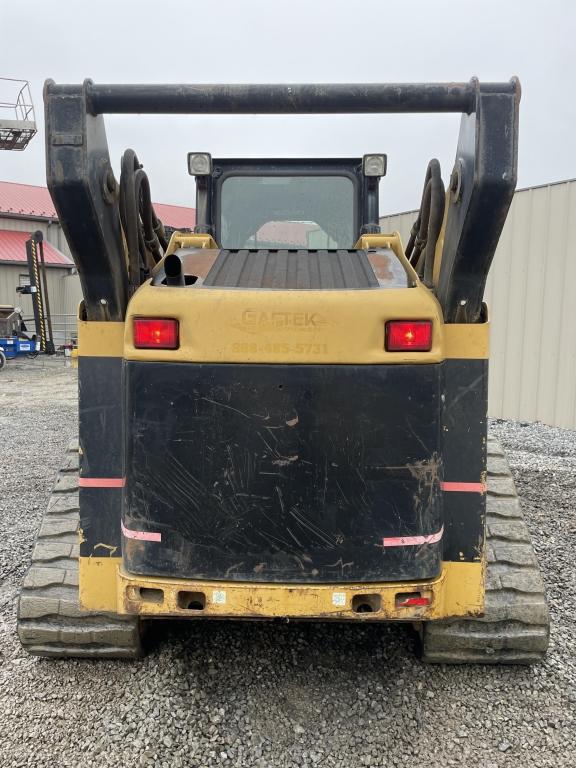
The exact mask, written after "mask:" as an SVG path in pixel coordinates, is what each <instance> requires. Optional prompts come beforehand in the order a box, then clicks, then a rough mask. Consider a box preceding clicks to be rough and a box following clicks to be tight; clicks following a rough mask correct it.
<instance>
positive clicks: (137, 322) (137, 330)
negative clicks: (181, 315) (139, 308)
mask: <svg viewBox="0 0 576 768" xmlns="http://www.w3.org/2000/svg"><path fill="white" fill-rule="evenodd" d="M134 346H135V347H136V348H137V349H178V346H179V338H178V320H168V319H166V318H164V317H136V318H134Z"/></svg>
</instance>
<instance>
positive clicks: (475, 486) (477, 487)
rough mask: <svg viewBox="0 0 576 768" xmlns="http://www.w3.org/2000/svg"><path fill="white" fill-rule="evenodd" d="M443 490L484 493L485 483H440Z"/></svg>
mask: <svg viewBox="0 0 576 768" xmlns="http://www.w3.org/2000/svg"><path fill="white" fill-rule="evenodd" d="M440 487H441V488H442V490H443V491H463V492H464V493H486V483H449V482H443V483H441V484H440Z"/></svg>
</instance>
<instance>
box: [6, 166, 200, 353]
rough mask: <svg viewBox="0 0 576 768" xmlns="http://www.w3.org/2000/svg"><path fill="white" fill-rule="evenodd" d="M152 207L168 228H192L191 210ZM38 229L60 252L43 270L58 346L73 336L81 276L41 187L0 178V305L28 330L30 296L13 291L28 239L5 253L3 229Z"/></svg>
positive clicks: (22, 273) (23, 272)
mask: <svg viewBox="0 0 576 768" xmlns="http://www.w3.org/2000/svg"><path fill="white" fill-rule="evenodd" d="M154 208H155V210H156V213H157V214H158V216H159V217H160V219H161V220H162V221H163V222H164V224H166V225H168V226H169V227H172V228H184V227H193V226H194V223H195V215H196V211H195V210H194V208H187V207H185V206H181V205H165V204H162V203H154ZM38 230H40V231H41V232H42V234H43V235H44V240H45V241H46V243H49V244H50V245H51V246H53V247H54V248H55V249H56V251H59V252H60V254H54V253H53V254H52V257H54V259H55V260H56V261H58V263H56V261H55V260H54V259H53V260H52V262H51V263H48V260H47V263H48V267H47V270H46V276H47V282H48V297H49V301H50V310H51V315H52V326H53V330H54V342H55V344H56V347H58V346H59V345H61V344H65V343H69V342H70V341H71V340H72V339H74V338H76V316H77V313H78V304H79V303H80V300H81V299H82V290H81V288H80V280H79V278H78V275H77V274H76V270H75V269H74V263H73V262H72V256H71V253H70V249H69V248H68V243H67V242H66V237H65V236H64V232H63V231H62V227H61V226H60V223H59V222H58V218H57V213H56V210H55V209H54V204H53V202H52V198H51V197H50V194H49V192H48V190H47V189H46V187H37V186H32V185H30V184H16V183H13V182H7V181H0V304H8V305H11V306H18V307H20V308H21V309H22V313H23V316H24V318H25V319H26V320H29V322H27V323H26V325H27V327H28V329H29V331H31V332H33V331H34V321H33V320H31V318H32V317H33V310H32V299H31V297H30V296H29V295H23V294H19V293H17V292H16V288H17V287H18V286H19V285H22V283H23V280H25V279H26V277H27V275H28V265H27V262H26V258H25V245H24V240H25V239H27V237H24V238H23V239H22V243H20V244H19V245H18V249H19V250H18V252H17V253H16V252H15V251H14V246H13V243H10V252H8V241H10V240H14V238H12V237H10V236H9V235H8V234H7V233H12V232H17V233H25V235H26V236H29V235H30V234H31V233H33V232H36V231H38ZM3 233H4V234H3ZM62 254H63V257H62ZM15 259H16V260H15ZM62 262H64V263H62ZM66 262H69V263H68V264H67V263H66Z"/></svg>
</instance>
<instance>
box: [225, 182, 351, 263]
mask: <svg viewBox="0 0 576 768" xmlns="http://www.w3.org/2000/svg"><path fill="white" fill-rule="evenodd" d="M220 212H221V213H220V240H221V246H222V247H223V248H232V249H235V248H288V249H293V248H306V249H316V248H353V247H354V244H355V242H356V240H357V236H356V232H355V229H356V228H355V188H354V184H353V182H352V180H351V179H350V178H348V177H347V176H336V175H334V176H252V175H250V176H230V177H229V178H227V179H225V180H224V182H223V184H222V189H221V197H220Z"/></svg>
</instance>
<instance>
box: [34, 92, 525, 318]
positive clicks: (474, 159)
mask: <svg viewBox="0 0 576 768" xmlns="http://www.w3.org/2000/svg"><path fill="white" fill-rule="evenodd" d="M44 100H45V104H46V154H47V177H48V187H49V189H50V192H51V194H52V198H53V200H54V203H55V206H56V209H57V211H58V214H59V218H60V221H61V222H62V225H63V228H64V231H65V234H66V237H67V239H68V242H69V244H70V248H71V251H72V254H73V257H74V260H75V263H76V266H77V268H78V272H79V275H80V280H81V283H82V288H83V292H84V297H85V312H86V318H87V319H88V320H100V321H106V320H108V321H121V320H123V319H124V316H125V312H126V306H127V303H128V298H129V294H130V290H129V278H128V270H127V267H126V262H125V257H124V249H123V243H122V230H121V222H120V213H119V200H118V197H119V196H118V184H117V182H116V179H115V178H114V174H113V172H112V167H111V164H110V157H109V153H108V146H107V142H106V132H105V128H104V120H103V117H102V116H103V114H105V113H109V114H112V113H115V114H132V113H150V114H152V113H169V114H328V113H330V114H361V113H372V114H373V113H402V112H403V113H430V112H456V113H462V120H461V126H460V135H459V140H458V147H457V151H456V159H455V164H454V168H453V170H452V174H451V178H450V195H449V203H448V211H447V218H446V228H445V237H444V244H443V249H442V253H441V265H440V271H439V276H438V281H437V284H436V286H435V290H436V295H437V297H438V299H439V301H440V304H441V306H442V309H443V312H444V320H445V322H447V323H454V322H459V323H474V322H478V321H480V320H481V319H482V297H483V294H484V287H485V283H486V278H487V276H488V271H489V269H490V265H491V262H492V258H493V256H494V252H495V250H496V245H497V243H498V239H499V236H500V233H501V231H502V228H503V226H504V221H505V219H506V215H507V212H508V208H509V206H510V202H511V200H512V195H513V193H514V189H515V186H516V175H517V154H518V105H519V101H520V85H519V82H518V80H517V79H516V78H513V79H512V80H510V82H508V83H483V84H480V83H479V82H478V80H477V79H475V78H473V79H472V80H471V81H470V82H469V83H447V84H383V85H381V84H350V85H97V84H94V83H93V82H92V81H91V80H86V81H85V82H84V84H83V85H57V84H56V83H54V82H53V81H51V80H49V81H47V82H46V85H45V91H44ZM72 189H73V190H74V194H70V191H71V190H72ZM200 194H201V195H202V194H203V193H202V190H200ZM204 194H205V193H204ZM199 202H201V203H203V205H199V210H204V208H205V205H204V204H205V198H204V199H203V200H201V201H199ZM375 218H376V214H375ZM373 224H374V227H377V225H378V221H377V219H376V221H375V222H373ZM198 227H199V231H205V228H206V222H202V221H201V222H200V223H199V224H198Z"/></svg>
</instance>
